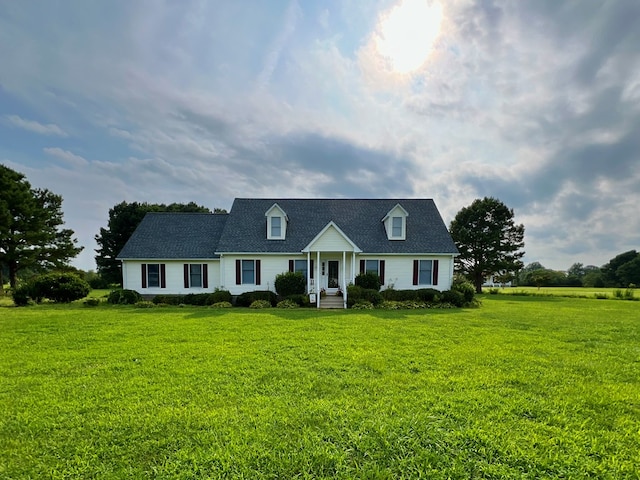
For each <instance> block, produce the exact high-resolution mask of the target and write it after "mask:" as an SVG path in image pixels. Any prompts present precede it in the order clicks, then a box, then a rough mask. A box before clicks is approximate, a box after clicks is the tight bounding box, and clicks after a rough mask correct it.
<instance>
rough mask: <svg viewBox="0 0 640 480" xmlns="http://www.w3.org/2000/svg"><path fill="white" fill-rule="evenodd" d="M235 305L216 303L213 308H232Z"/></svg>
mask: <svg viewBox="0 0 640 480" xmlns="http://www.w3.org/2000/svg"><path fill="white" fill-rule="evenodd" d="M231 307H233V305H232V304H231V302H216V303H214V304H213V305H211V308H231Z"/></svg>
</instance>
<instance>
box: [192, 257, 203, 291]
mask: <svg viewBox="0 0 640 480" xmlns="http://www.w3.org/2000/svg"><path fill="white" fill-rule="evenodd" d="M189 286H190V287H191V288H193V287H202V264H200V263H192V264H191V265H189Z"/></svg>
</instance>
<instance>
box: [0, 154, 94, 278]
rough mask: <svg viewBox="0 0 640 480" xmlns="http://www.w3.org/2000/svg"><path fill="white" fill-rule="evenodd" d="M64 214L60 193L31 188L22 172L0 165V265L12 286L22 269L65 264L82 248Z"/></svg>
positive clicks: (44, 267)
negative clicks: (4, 269) (78, 244)
mask: <svg viewBox="0 0 640 480" xmlns="http://www.w3.org/2000/svg"><path fill="white" fill-rule="evenodd" d="M62 217H63V215H62V197H61V196H60V195H56V194H54V193H53V192H50V191H49V190H46V189H44V190H43V189H39V188H31V184H30V183H29V182H28V181H27V179H26V177H25V176H24V175H23V174H22V173H19V172H16V171H15V170H12V169H10V168H9V167H7V166H5V165H0V264H1V265H3V266H4V267H5V268H6V269H7V271H8V275H9V283H10V284H11V287H12V288H15V286H16V283H17V278H18V273H19V272H20V271H22V270H26V269H32V270H46V269H49V268H56V267H62V266H63V265H65V264H66V263H67V262H68V261H69V259H71V258H73V257H75V256H76V255H78V253H80V252H81V251H82V247H78V246H76V243H77V240H76V239H74V238H73V230H69V229H65V228H61V227H62V226H63V225H64V220H63V218H62Z"/></svg>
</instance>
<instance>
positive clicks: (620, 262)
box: [601, 250, 640, 287]
mask: <svg viewBox="0 0 640 480" xmlns="http://www.w3.org/2000/svg"><path fill="white" fill-rule="evenodd" d="M639 258H640V253H638V252H636V251H635V250H629V251H628V252H624V253H621V254H619V255H616V256H615V257H613V258H612V259H611V260H609V263H607V264H605V265H603V266H602V269H601V271H602V279H603V280H604V283H605V286H607V287H627V286H628V285H629V284H630V283H634V284H636V283H637V282H636V281H634V280H638V277H640V271H638V268H640V260H638V259H639Z"/></svg>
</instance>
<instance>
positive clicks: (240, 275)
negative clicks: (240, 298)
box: [236, 260, 242, 285]
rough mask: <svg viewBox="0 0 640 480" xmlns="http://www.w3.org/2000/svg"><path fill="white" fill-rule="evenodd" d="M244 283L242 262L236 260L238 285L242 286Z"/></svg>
mask: <svg viewBox="0 0 640 480" xmlns="http://www.w3.org/2000/svg"><path fill="white" fill-rule="evenodd" d="M241 283H242V262H241V261H240V260H236V285H240V284H241Z"/></svg>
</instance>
